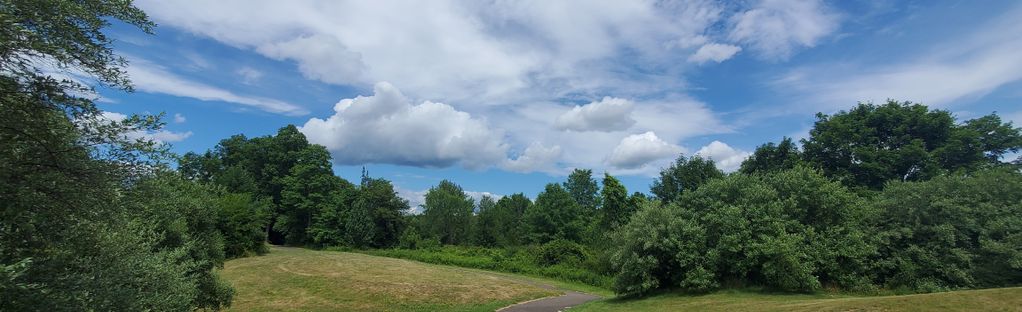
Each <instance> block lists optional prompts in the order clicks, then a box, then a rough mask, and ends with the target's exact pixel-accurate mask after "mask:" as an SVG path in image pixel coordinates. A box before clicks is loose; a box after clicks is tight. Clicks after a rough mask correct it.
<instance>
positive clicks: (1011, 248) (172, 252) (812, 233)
mask: <svg viewBox="0 0 1022 312" xmlns="http://www.w3.org/2000/svg"><path fill="white" fill-rule="evenodd" d="M0 13H2V14H0V16H3V18H0V24H2V27H0V37H2V39H3V40H2V42H4V43H3V44H0V89H2V90H0V92H2V93H0V105H2V106H0V108H2V111H3V112H4V114H0V164H2V165H0V181H2V183H0V207H2V210H0V280H2V281H3V282H2V283H0V302H4V307H5V308H9V309H12V310H26V311H31V310H192V309H212V310H217V309H222V308H225V307H228V306H229V305H230V302H231V300H232V297H233V290H232V289H231V287H230V285H229V284H228V283H227V282H225V281H223V280H222V279H221V278H220V277H219V276H218V274H217V269H218V268H221V267H222V266H223V263H224V261H225V260H226V259H230V258H235V257H243V256H248V255H257V254H261V253H265V252H266V251H267V248H266V242H269V243H273V244H287V245H294V246H308V247H333V246H346V247H349V248H377V249H388V248H390V249H393V248H398V249H429V248H436V247H438V246H443V245H458V246H479V247H485V248H493V249H508V248H517V247H521V246H538V249H536V250H538V251H539V252H538V253H537V255H536V257H537V260H536V261H537V264H538V265H555V264H558V263H560V262H562V261H565V260H564V259H568V258H572V259H575V260H572V261H568V262H570V263H573V265H581V266H587V267H588V269H592V270H596V271H598V272H600V274H605V275H606V276H612V277H613V279H614V283H613V288H614V289H615V291H617V292H618V293H620V294H624V295H641V294H646V293H649V292H651V291H656V290H659V289H682V290H686V291H708V290H712V289H716V288H720V287H732V286H743V285H748V286H766V287H770V288H776V289H780V290H786V291H806V292H809V291H815V290H817V289H820V288H823V287H839V288H843V289H856V290H872V289H878V288H886V289H906V290H909V291H934V290H943V289H955V288H969V287H994V286H1006V285H1018V284H1020V283H1022V174H1020V171H1019V168H1020V165H1022V159H1019V160H1015V161H1013V162H1005V161H1004V160H1003V159H1004V156H1005V155H1008V154H1009V153H1015V152H1018V151H1019V149H1020V148H1022V135H1020V130H1022V129H1019V128H1017V127H1014V126H1013V125H1012V123H1010V122H1004V121H1002V120H1001V119H1000V117H999V116H997V115H996V114H991V115H988V116H983V117H980V118H975V119H971V120H967V121H964V122H958V121H957V120H956V119H955V118H954V116H953V115H952V114H951V113H949V112H947V111H944V110H934V109H930V108H928V107H926V106H923V105H920V104H913V103H907V102H896V101H889V102H887V103H884V104H879V105H877V104H869V103H866V104H859V105H857V106H855V107H854V108H852V109H850V110H847V111H841V112H838V113H836V114H833V115H824V114H819V115H817V121H816V123H815V125H814V127H813V129H812V130H811V131H810V133H809V137H807V138H806V139H803V140H801V141H800V142H798V143H799V144H796V142H795V141H794V140H792V139H788V138H785V139H783V140H781V141H780V142H778V143H768V144H765V145H762V146H760V147H758V148H757V149H756V151H755V152H754V153H753V155H752V156H751V157H750V158H749V159H747V160H746V161H745V162H744V163H743V164H742V166H741V169H740V170H739V171H738V172H736V173H731V174H726V173H724V172H722V171H721V170H719V169H718V168H716V166H715V165H714V163H713V161H712V160H711V159H705V158H702V157H699V156H692V157H685V156H679V157H678V159H677V160H676V161H675V162H673V163H672V164H671V165H670V166H668V167H667V168H664V169H663V170H662V171H661V172H660V173H659V176H658V177H657V178H656V179H655V180H654V181H653V183H652V185H651V186H650V190H649V194H651V195H646V194H645V193H642V192H631V193H629V191H628V190H627V189H626V188H625V187H624V186H623V185H622V184H621V183H620V181H619V180H618V179H617V178H615V177H614V176H612V175H610V174H609V173H603V175H602V178H601V177H600V176H594V173H593V171H592V170H588V169H575V170H574V171H572V173H571V174H570V175H568V176H567V178H566V180H565V181H563V182H561V183H551V184H548V185H546V186H545V188H544V190H543V191H542V192H540V193H539V194H537V196H536V197H535V199H534V200H533V199H530V198H529V197H527V196H525V195H524V194H522V193H518V194H513V195H509V196H503V197H501V198H491V197H483V198H481V199H480V200H479V201H478V202H476V201H474V200H472V198H471V197H470V196H468V194H467V193H466V192H465V191H464V190H463V189H462V188H461V187H460V186H458V185H457V184H455V183H454V182H451V181H446V180H445V181H442V182H440V183H439V184H438V185H436V186H434V187H432V188H431V189H430V190H429V191H428V192H427V194H426V195H425V203H424V204H423V206H422V207H421V208H422V213H420V214H411V213H409V212H410V209H409V208H410V207H409V204H408V202H407V201H406V200H404V199H402V198H400V197H399V196H398V195H397V193H396V192H395V190H394V186H393V185H392V184H391V182H389V181H387V180H385V179H382V178H373V177H370V176H369V175H368V174H367V173H365V172H363V174H362V177H361V179H360V181H357V183H353V182H349V181H346V180H345V179H343V178H340V177H338V176H336V175H335V174H334V173H333V171H332V169H331V157H330V154H329V153H328V152H327V151H326V149H325V148H324V147H323V146H319V145H315V144H310V143H309V142H308V141H307V140H306V138H305V136H304V135H303V134H302V133H301V132H299V131H298V129H297V128H296V127H294V126H293V125H289V126H285V127H283V128H281V129H280V130H279V131H278V132H277V133H276V134H274V135H269V136H263V137H255V138H248V137H245V136H243V135H236V136H232V137H230V138H226V139H224V140H222V141H221V142H220V143H219V144H217V145H216V146H215V147H214V148H212V149H211V150H209V151H207V152H204V153H187V154H184V155H181V156H179V157H178V156H174V155H172V154H170V153H169V152H168V150H167V146H166V145H162V144H158V143H156V142H153V141H151V140H148V139H146V138H145V137H144V136H143V137H139V136H138V135H132V134H138V133H146V132H149V131H156V130H158V129H160V127H162V126H163V123H162V121H161V120H160V117H161V116H159V115H157V116H132V117H130V118H127V119H124V120H119V121H114V120H110V119H107V118H104V117H103V114H102V112H101V111H100V110H99V109H98V108H97V107H96V105H95V104H94V101H93V99H92V97H90V96H89V94H90V88H89V87H88V86H87V84H86V83H83V82H81V81H80V80H77V79H76V78H71V77H73V76H72V75H68V78H59V77H55V76H54V75H53V74H52V73H53V72H54V70H56V71H57V72H63V73H74V74H75V75H84V76H88V77H90V78H89V79H92V80H94V81H95V83H97V84H101V85H104V86H107V87H112V88H118V89H121V90H126V91H130V90H131V85H130V82H129V81H128V77H127V76H126V75H125V73H124V69H123V67H124V65H125V60H124V59H123V58H121V57H119V56H117V55H116V54H114V53H113V50H112V49H111V47H110V43H111V41H110V39H109V38H107V37H106V36H105V35H104V34H103V32H102V30H103V29H104V28H105V27H107V26H109V23H110V22H111V21H112V20H119V21H121V22H124V23H126V24H129V25H133V26H135V27H137V28H139V29H141V30H142V31H144V32H151V30H152V27H154V24H153V23H152V22H150V21H149V20H148V19H147V17H146V15H145V13H144V12H142V11H141V10H138V9H137V8H134V7H133V6H130V5H124V3H122V2H119V1H58V0H54V1H3V5H0ZM40 60H43V61H44V62H43V63H40ZM41 64H49V65H48V66H49V67H43V65H41ZM175 161H176V162H177V166H176V168H173V167H172V166H171V163H172V162H175ZM583 258H584V259H583Z"/></svg>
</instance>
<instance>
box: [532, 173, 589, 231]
mask: <svg viewBox="0 0 1022 312" xmlns="http://www.w3.org/2000/svg"><path fill="white" fill-rule="evenodd" d="M523 219H524V222H525V226H526V228H527V231H528V234H527V239H528V241H529V242H531V243H538V244H543V243H546V242H549V241H552V240H556V239H565V240H569V241H575V242H578V241H580V240H581V239H582V234H583V231H584V229H585V225H586V222H585V216H584V215H583V212H582V208H581V207H579V206H578V204H577V203H576V202H575V200H574V199H572V198H571V194H570V193H568V191H566V190H565V189H564V188H562V187H561V185H559V184H554V183H550V184H547V185H546V189H545V190H544V191H543V192H542V193H539V195H537V196H536V203H535V204H534V205H532V206H530V207H529V209H528V210H526V211H525V216H524V218H523Z"/></svg>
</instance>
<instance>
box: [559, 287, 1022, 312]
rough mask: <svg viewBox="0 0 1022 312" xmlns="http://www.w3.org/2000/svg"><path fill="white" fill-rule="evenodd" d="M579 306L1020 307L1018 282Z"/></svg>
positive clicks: (727, 294) (667, 297)
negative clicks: (941, 289)
mask: <svg viewBox="0 0 1022 312" xmlns="http://www.w3.org/2000/svg"><path fill="white" fill-rule="evenodd" d="M571 311H573V312H584V311H1022V287H1015V288H998V289H984V290H966V291H954V292H945V293H934V294H919V295H905V296H881V297H851V296H830V295H776V294H762V293H748V292H740V291H724V292H718V293H713V294H708V295H697V296H693V295H681V294H663V295H658V296H652V297H648V298H644V299H637V300H616V299H611V300H601V301H597V302H592V303H589V304H586V305H582V306H579V307H575V308H573V309H572V310H571Z"/></svg>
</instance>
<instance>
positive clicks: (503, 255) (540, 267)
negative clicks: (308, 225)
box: [363, 246, 611, 287]
mask: <svg viewBox="0 0 1022 312" xmlns="http://www.w3.org/2000/svg"><path fill="white" fill-rule="evenodd" d="M583 248H584V247H583ZM540 249H542V247H540V246H521V247H512V248H483V247H468V246H443V247H432V248H426V249H417V250H412V249H378V250H366V251H363V252H365V253H368V254H372V255H377V256H385V257H395V258H403V259H411V260H416V261H422V262H426V263H435V264H443V265H454V266H460V267H467V268H476V269H483V270H493V271H500V272H508V273H519V274H529V275H537V276H544V277H549V278H554V279H559V280H564V281H571V282H578V283H584V284H587V285H592V286H597V287H609V286H610V284H611V278H610V277H609V276H606V275H603V274H600V273H598V272H595V271H593V270H592V269H591V263H588V262H586V263H569V262H564V263H559V264H555V265H544V264H541V263H540V262H541V261H542V260H541V259H540V257H538V256H537V255H539V254H540ZM584 253H588V251H584Z"/></svg>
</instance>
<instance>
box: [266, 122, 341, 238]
mask: <svg viewBox="0 0 1022 312" xmlns="http://www.w3.org/2000/svg"><path fill="white" fill-rule="evenodd" d="M302 138H303V140H304V136H303V137H302ZM298 153H299V154H298V155H297V157H298V158H299V159H301V161H300V162H296V163H295V164H294V166H292V167H291V168H290V170H289V171H290V172H289V173H288V174H287V175H286V176H284V177H283V179H281V182H280V184H281V190H280V202H279V203H280V204H279V206H278V209H277V210H278V213H277V218H276V222H274V224H273V229H274V230H277V231H279V232H281V233H284V237H285V242H287V243H288V244H291V245H303V244H307V243H311V242H312V238H311V237H309V235H308V233H307V231H308V229H309V227H310V226H312V221H313V216H314V215H315V214H317V213H319V212H321V211H324V210H328V209H330V208H331V206H333V205H336V204H337V199H336V198H335V196H337V191H338V190H339V189H341V185H342V184H343V183H347V181H343V180H342V179H341V178H339V177H337V176H335V175H334V174H333V170H331V168H330V154H329V153H328V152H327V151H326V149H325V148H323V147H322V146H319V145H311V146H308V147H306V148H303V149H301V150H300V151H299V152H298Z"/></svg>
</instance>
